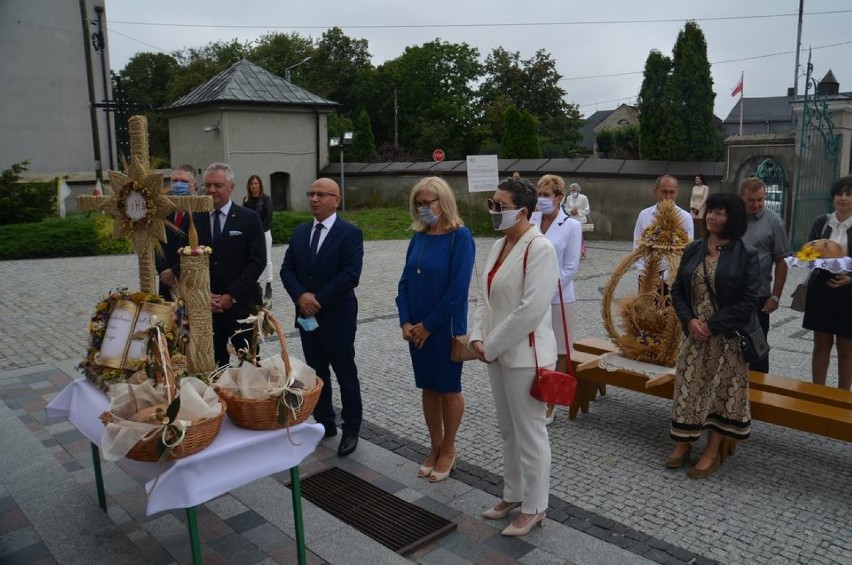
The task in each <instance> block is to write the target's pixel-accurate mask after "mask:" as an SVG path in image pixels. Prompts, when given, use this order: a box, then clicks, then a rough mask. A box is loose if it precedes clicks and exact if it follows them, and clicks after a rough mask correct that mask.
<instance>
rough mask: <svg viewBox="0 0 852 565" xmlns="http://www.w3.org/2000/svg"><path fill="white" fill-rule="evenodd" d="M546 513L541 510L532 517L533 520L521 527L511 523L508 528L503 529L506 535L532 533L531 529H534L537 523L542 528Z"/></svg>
mask: <svg viewBox="0 0 852 565" xmlns="http://www.w3.org/2000/svg"><path fill="white" fill-rule="evenodd" d="M545 517H546V514H545V513H544V512H539V513H538V514H536V515H535V516H533V517H532V520H530V521H529V522H527V525H526V526H523V527H522V528H519V527H517V526H515V525H514V524H509V525H508V526H506V529H505V530H503V535H504V536H525V535H527V534H528V533H530V530H532V529H533V527H534V526H535V525H538V526H539V527H540V528H543V527H544V519H545Z"/></svg>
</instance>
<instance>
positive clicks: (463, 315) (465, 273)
mask: <svg viewBox="0 0 852 565" xmlns="http://www.w3.org/2000/svg"><path fill="white" fill-rule="evenodd" d="M475 255H476V247H475V245H474V242H473V236H472V235H471V233H470V230H468V229H467V228H466V227H460V228H458V229H456V230H454V231H451V232H449V233H445V234H441V235H429V234H428V233H425V232H417V233H415V234H414V237H413V238H411V241H410V242H409V244H408V251H407V252H406V255H405V267H404V268H403V270H402V276H401V277H400V279H399V285H398V290H397V297H396V307H397V309H398V310H399V325H400V326H402V325H403V324H406V323H409V324H418V323H421V322H422V323H423V325H424V326H425V327H426V329H427V330H429V332H430V335H429V338H428V339H427V340H426V341H425V342H424V343H423V347H422V348H421V349H417V348H416V347H414V345H413V344H409V352H410V353H411V364H412V366H413V367H414V381H415V383H416V385H417V388H421V389H423V388H425V389H429V390H434V391H436V392H439V393H445V392H461V371H462V364H461V363H453V362H452V361H450V339H451V337H452V336H454V335H464V334H466V333H467V293H468V289H469V288H470V277H471V273H472V271H473V260H474V257H475ZM451 321H452V326H453V328H452V330H451V329H450V322H451Z"/></svg>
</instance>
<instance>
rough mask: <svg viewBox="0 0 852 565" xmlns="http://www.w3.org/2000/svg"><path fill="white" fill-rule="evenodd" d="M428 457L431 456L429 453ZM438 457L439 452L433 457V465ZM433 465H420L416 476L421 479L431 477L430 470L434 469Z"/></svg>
mask: <svg viewBox="0 0 852 565" xmlns="http://www.w3.org/2000/svg"><path fill="white" fill-rule="evenodd" d="M429 455H430V456H431V455H432V454H431V453H430V454H429ZM440 456H441V454H440V452H439V453H438V454H437V455H435V463H437V462H438V457H440ZM426 460H427V461H428V460H429V458H428V457H427V458H426ZM435 463H433V464H431V465H426V464H425V463H424V464H423V465H420V469H418V470H417V476H418V477H419V478H421V479H425V478H426V477H428V476H429V475H431V474H432V469H434V468H435Z"/></svg>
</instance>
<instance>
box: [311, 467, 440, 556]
mask: <svg viewBox="0 0 852 565" xmlns="http://www.w3.org/2000/svg"><path fill="white" fill-rule="evenodd" d="M302 497H303V498H305V499H307V500H310V501H311V502H312V503H314V504H316V505H317V506H319V507H320V508H322V509H323V510H325V511H326V512H328V513H329V514H331V515H332V516H334V517H336V518H339V519H340V520H342V521H343V522H345V523H347V524H349V525H350V526H352V527H353V528H355V529H357V530H359V531H360V532H362V533H363V534H365V535H367V536H369V537H371V538H372V539H374V540H376V541H377V542H379V543H380V544H382V545H384V546H386V547H389V548H390V549H392V550H393V551H396V552H397V553H399V554H400V555H406V554H408V553H410V552H412V551H414V550H415V549H417V548H418V547H421V546H423V545H425V544H427V543H429V542H431V541H432V540H434V539H437V538H439V537H441V536H443V535H444V534H447V533H449V532H452V531H454V530H455V529H456V524H455V522H450V521H449V520H445V519H444V518H441V517H440V516H436V515H435V514H432V513H431V512H429V511H428V510H424V509H422V508H420V507H418V506H415V505H413V504H410V503H408V502H405V501H404V500H401V499H399V498H397V497H395V496H393V495H392V494H390V493H387V492H385V491H383V490H382V489H380V488H378V487H375V486H373V485H371V484H370V483H368V482H367V481H365V480H364V479H361V478H359V477H356V476H355V475H353V474H351V473H347V472H346V471H344V470H342V469H339V468H337V467H332V468H331V469H327V470H325V471H321V472H319V473H317V474H315V475H311V476H310V477H305V478H304V479H302Z"/></svg>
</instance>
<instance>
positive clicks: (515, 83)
mask: <svg viewBox="0 0 852 565" xmlns="http://www.w3.org/2000/svg"><path fill="white" fill-rule="evenodd" d="M484 70H485V78H484V80H483V81H482V85H481V86H480V88H479V95H480V98H481V105H480V110H481V112H482V115H483V128H482V133H483V134H489V133H490V134H491V135H494V134H495V133H496V132H502V131H503V127H502V124H501V123H499V122H498V120H499V119H502V116H503V115H504V113H505V108H506V107H507V106H508V104H509V103H511V104H514V105H515V106H516V107H517V108H518V110H520V111H521V112H529V113H530V114H532V115H533V116H535V118H536V119H537V120H538V122H539V124H540V128H539V135H540V136H541V138H542V142H543V143H544V144H546V145H548V146H549V147H551V148H552V149H551V151H552V152H555V153H558V154H555V155H552V156H554V157H557V156H559V157H561V156H569V155H574V154H576V153H577V152H578V150H579V148H578V147H577V145H576V144H577V142H578V141H579V140H580V138H581V135H580V128H581V126H582V124H581V119H580V112H579V110H578V108H577V106H576V105H575V104H568V103H567V102H566V101H565V96H566V92H565V90H564V89H563V88H562V87H560V86H559V80H561V78H562V76H561V75H560V74H559V73H558V72H557V71H556V61H555V60H554V59H553V58H552V57H551V55H550V54H549V53H548V52H547V51H545V50H543V49H539V50H538V51H536V53H535V54H534V55H533V56H532V57H530V58H529V59H521V56H520V53H519V52H514V53H511V52H508V51H506V50H505V49H503V48H502V47H498V48H496V49H494V50H492V52H491V54H490V55H489V56H488V57H487V58H486V60H485V65H484ZM494 110H498V111H496V112H495V111H494ZM486 139H487V137H486ZM494 139H495V140H498V141H499V136H498V135H495V136H494Z"/></svg>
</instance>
